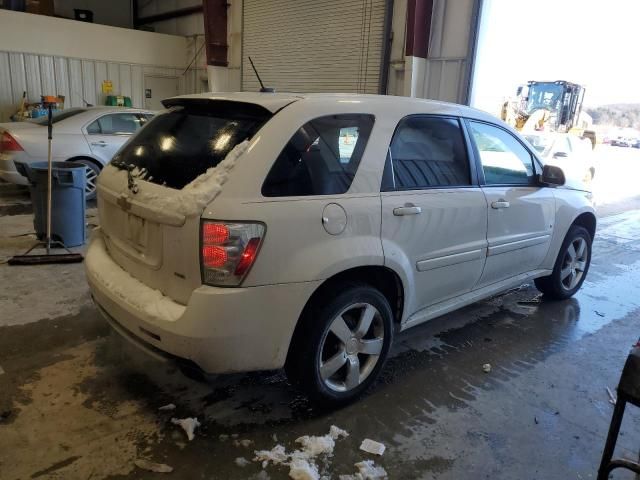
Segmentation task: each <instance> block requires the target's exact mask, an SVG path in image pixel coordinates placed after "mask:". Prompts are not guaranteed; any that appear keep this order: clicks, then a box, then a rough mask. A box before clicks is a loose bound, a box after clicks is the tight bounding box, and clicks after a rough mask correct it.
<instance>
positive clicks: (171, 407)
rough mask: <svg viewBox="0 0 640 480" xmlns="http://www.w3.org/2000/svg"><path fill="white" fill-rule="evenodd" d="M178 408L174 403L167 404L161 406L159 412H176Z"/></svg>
mask: <svg viewBox="0 0 640 480" xmlns="http://www.w3.org/2000/svg"><path fill="white" fill-rule="evenodd" d="M175 409H176V406H175V404H173V403H167V404H166V405H163V406H161V407H160V408H158V410H160V411H161V412H167V411H169V410H175Z"/></svg>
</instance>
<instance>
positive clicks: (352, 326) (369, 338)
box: [318, 303, 384, 392]
mask: <svg viewBox="0 0 640 480" xmlns="http://www.w3.org/2000/svg"><path fill="white" fill-rule="evenodd" d="M383 344H384V326H383V324H382V317H381V316H380V312H378V310H377V309H376V307H374V306H373V305H371V304H368V303H358V304H355V305H351V306H349V307H347V308H346V309H344V310H343V311H342V312H340V313H339V314H338V316H336V317H335V318H334V319H333V321H332V322H331V325H330V326H329V330H328V332H327V335H326V336H325V338H324V340H323V342H322V347H321V355H320V359H319V365H318V367H319V369H320V376H321V377H322V380H323V381H324V383H325V385H326V386H327V387H328V388H330V389H332V390H335V391H337V392H346V391H348V390H352V389H354V388H356V387H357V386H358V385H360V384H361V383H362V382H363V381H365V380H366V379H367V377H368V376H369V375H370V374H371V372H372V371H373V369H374V367H375V366H376V364H377V363H378V359H379V358H380V352H382V345H383Z"/></svg>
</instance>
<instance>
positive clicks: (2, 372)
mask: <svg viewBox="0 0 640 480" xmlns="http://www.w3.org/2000/svg"><path fill="white" fill-rule="evenodd" d="M0 375H4V368H2V366H1V365H0Z"/></svg>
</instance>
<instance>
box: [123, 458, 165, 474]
mask: <svg viewBox="0 0 640 480" xmlns="http://www.w3.org/2000/svg"><path fill="white" fill-rule="evenodd" d="M133 463H134V464H135V466H136V467H138V468H140V469H142V470H146V471H148V472H156V473H171V472H173V467H170V466H169V465H166V464H164V463H155V462H152V461H150V460H147V459H146V458H138V459H136V460H135V461H134V462H133Z"/></svg>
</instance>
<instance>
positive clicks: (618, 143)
mask: <svg viewBox="0 0 640 480" xmlns="http://www.w3.org/2000/svg"><path fill="white" fill-rule="evenodd" d="M635 142H636V141H635V139H633V138H629V137H618V138H613V139H611V146H613V147H632V146H633V145H634V143H635Z"/></svg>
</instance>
